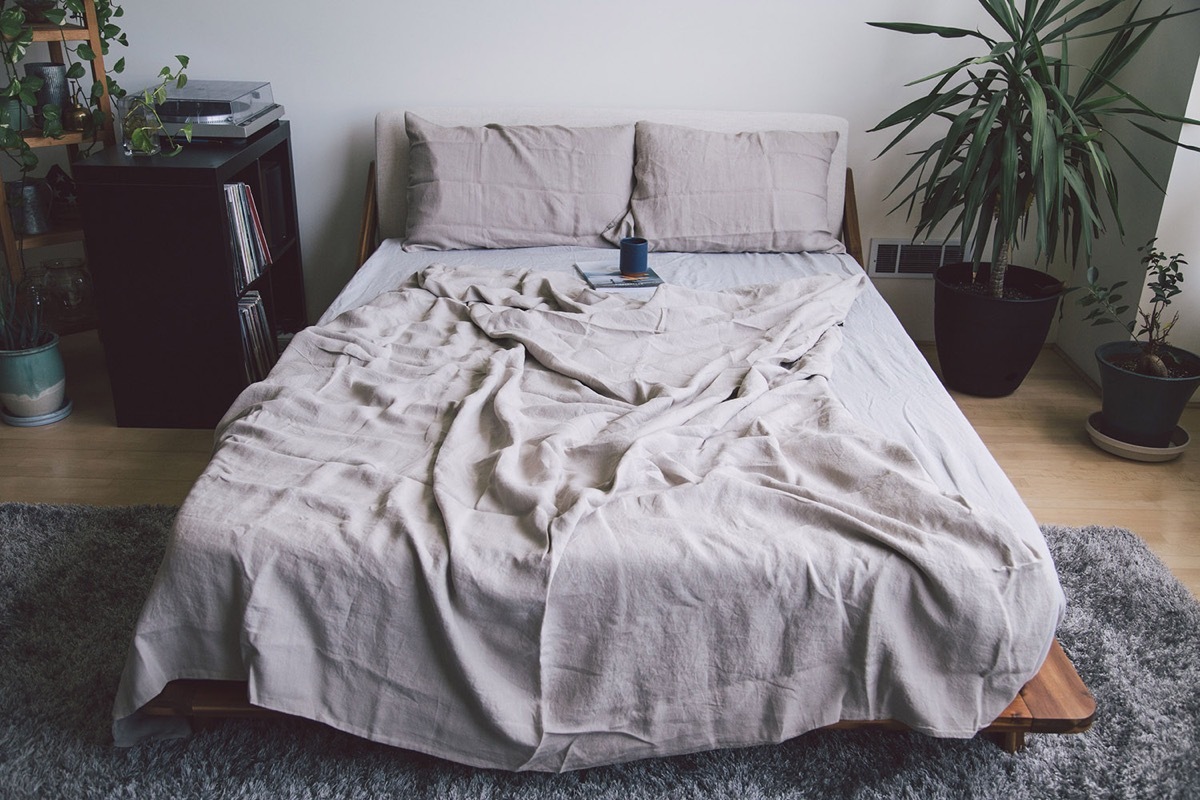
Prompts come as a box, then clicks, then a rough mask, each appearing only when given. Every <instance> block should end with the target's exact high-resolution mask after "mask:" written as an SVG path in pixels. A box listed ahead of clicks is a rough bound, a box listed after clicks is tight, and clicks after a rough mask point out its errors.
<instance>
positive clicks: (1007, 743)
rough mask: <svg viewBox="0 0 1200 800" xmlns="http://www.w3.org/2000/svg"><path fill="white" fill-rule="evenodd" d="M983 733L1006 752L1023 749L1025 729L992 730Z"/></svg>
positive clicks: (1016, 751) (1015, 751) (1017, 751)
mask: <svg viewBox="0 0 1200 800" xmlns="http://www.w3.org/2000/svg"><path fill="white" fill-rule="evenodd" d="M983 735H984V737H985V738H986V739H987V740H988V741H989V742H992V743H993V744H995V745H996V746H997V747H999V748H1000V749H1001V750H1003V751H1004V752H1006V753H1019V752H1021V751H1022V750H1024V749H1025V731H994V732H989V733H985V734H983Z"/></svg>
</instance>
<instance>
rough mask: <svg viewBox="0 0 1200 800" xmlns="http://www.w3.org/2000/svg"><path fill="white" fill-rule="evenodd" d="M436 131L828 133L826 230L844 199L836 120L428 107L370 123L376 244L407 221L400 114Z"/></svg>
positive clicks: (834, 224) (841, 127) (843, 146)
mask: <svg viewBox="0 0 1200 800" xmlns="http://www.w3.org/2000/svg"><path fill="white" fill-rule="evenodd" d="M405 110H407V111H411V112H413V113H414V114H417V115H418V116H421V117H424V118H425V119H427V120H429V121H431V122H435V123H437V124H439V125H469V126H479V125H487V124H489V123H498V124H502V125H566V126H572V127H583V126H598V125H614V124H620V123H634V122H637V121H639V120H648V121H650V122H662V123H668V124H672V125H684V126H688V127H692V128H699V129H702V130H708V131H717V132H721V133H738V132H742V131H767V130H786V131H834V132H836V133H837V134H838V143H837V147H836V148H835V150H834V153H833V159H832V162H831V163H830V169H829V191H828V194H827V195H826V197H827V201H828V210H829V215H830V220H829V221H830V229H831V230H833V231H840V230H842V222H843V219H842V216H843V206H844V202H845V197H846V194H845V193H846V163H847V137H848V134H849V125H848V123H847V122H846V120H844V119H842V118H840V117H834V116H829V115H825V114H795V113H782V112H780V113H776V112H762V111H672V110H653V109H622V108H563V107H496V108H485V107H464V108H456V107H441V108H437V107H429V108H411V109H398V110H389V111H382V112H380V113H379V114H378V115H377V116H376V118H375V170H376V173H375V197H374V200H375V201H376V203H377V208H376V213H377V214H378V217H377V219H378V236H379V238H380V239H388V238H398V237H403V236H404V234H405V220H406V215H407V189H408V137H407V135H406V134H405V128H404V112H405Z"/></svg>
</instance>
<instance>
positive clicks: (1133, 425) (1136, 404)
mask: <svg viewBox="0 0 1200 800" xmlns="http://www.w3.org/2000/svg"><path fill="white" fill-rule="evenodd" d="M1165 349H1166V350H1167V351H1168V352H1170V353H1172V354H1174V355H1175V357H1176V358H1177V359H1180V360H1181V361H1182V363H1184V364H1190V365H1191V369H1192V370H1194V371H1195V372H1197V373H1198V374H1197V377H1193V378H1160V377H1157V376H1154V375H1142V374H1141V373H1138V372H1133V371H1132V370H1127V369H1124V368H1122V367H1118V366H1117V365H1116V364H1113V363H1112V362H1111V361H1110V360H1109V359H1110V358H1112V357H1117V358H1120V357H1121V356H1126V355H1135V354H1137V353H1140V352H1141V346H1140V345H1139V344H1138V343H1137V342H1109V343H1108V344H1102V345H1100V346H1099V347H1097V348H1096V363H1097V365H1098V366H1099V367H1100V388H1101V390H1102V391H1103V393H1104V398H1103V404H1102V406H1101V410H1100V416H1101V418H1102V422H1103V430H1102V432H1103V433H1104V434H1106V435H1108V436H1110V437H1112V438H1113V439H1117V440H1118V441H1122V442H1125V443H1126V444H1135V445H1139V446H1141V447H1167V446H1169V445H1170V444H1171V434H1173V433H1174V432H1175V427H1176V426H1177V425H1178V424H1179V417H1180V416H1181V415H1182V414H1183V409H1184V406H1186V405H1187V403H1188V400H1190V399H1191V397H1192V394H1193V393H1194V392H1195V391H1196V387H1198V386H1200V357H1198V356H1196V355H1195V354H1193V353H1189V352H1188V351H1187V350H1181V349H1179V348H1178V347H1170V346H1166V347H1165Z"/></svg>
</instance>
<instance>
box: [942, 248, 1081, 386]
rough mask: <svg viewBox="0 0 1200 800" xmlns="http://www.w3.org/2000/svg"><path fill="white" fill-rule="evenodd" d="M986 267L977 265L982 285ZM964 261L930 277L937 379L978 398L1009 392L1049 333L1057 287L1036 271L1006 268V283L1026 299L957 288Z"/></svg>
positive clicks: (966, 277) (965, 271)
mask: <svg viewBox="0 0 1200 800" xmlns="http://www.w3.org/2000/svg"><path fill="white" fill-rule="evenodd" d="M990 266H991V265H989V264H982V265H980V274H981V277H980V280H981V281H983V283H984V284H985V285H986V283H987V278H986V276H987V272H988V270H989V268H990ZM970 275H971V265H970V264H969V263H959V264H947V265H946V266H944V267H942V268H941V269H939V270H938V271H937V273H936V274H935V275H934V280H935V282H934V293H933V332H934V339H935V342H936V344H937V354H938V361H939V362H940V364H941V371H942V381H943V382H944V383H945V384H946V386H948V387H949V388H951V389H955V390H957V391H960V392H964V393H966V394H972V395H976V396H979V397H1003V396H1005V395H1009V394H1012V393H1013V392H1014V391H1015V390H1016V388H1017V387H1018V386H1020V385H1021V382H1022V381H1023V380H1025V376H1026V375H1028V374H1029V370H1030V369H1031V368H1032V367H1033V362H1034V361H1036V360H1037V357H1038V354H1039V353H1040V352H1041V350H1042V345H1044V344H1045V343H1046V335H1047V334H1048V333H1049V332H1050V323H1051V322H1052V321H1053V320H1054V311H1055V309H1057V308H1058V301H1059V298H1060V297H1061V296H1062V283H1061V282H1059V281H1057V280H1055V279H1054V278H1053V277H1051V276H1049V275H1047V274H1046V273H1044V272H1039V271H1038V270H1033V269H1027V268H1025V267H1018V266H1013V265H1010V266H1009V267H1008V273H1007V275H1006V284H1007V285H1008V286H1010V287H1013V288H1015V289H1018V290H1020V291H1021V292H1023V293H1024V294H1026V295H1028V296H1029V298H1030V299H1027V300H1009V299H999V298H995V297H992V296H990V295H988V294H986V293H977V292H974V291H969V290H966V289H964V288H962V285H963V284H966V283H968V282H969V281H970Z"/></svg>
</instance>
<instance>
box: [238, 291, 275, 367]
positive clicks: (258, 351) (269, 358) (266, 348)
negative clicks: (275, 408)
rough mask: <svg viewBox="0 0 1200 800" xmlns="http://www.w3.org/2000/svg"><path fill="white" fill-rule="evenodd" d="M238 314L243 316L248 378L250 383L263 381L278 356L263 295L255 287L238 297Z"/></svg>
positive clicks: (244, 348)
mask: <svg viewBox="0 0 1200 800" xmlns="http://www.w3.org/2000/svg"><path fill="white" fill-rule="evenodd" d="M238 315H239V316H240V317H241V318H242V348H243V352H244V353H245V356H246V359H245V367H246V380H247V382H249V383H254V382H255V381H261V380H262V379H263V378H265V377H267V373H268V372H270V371H271V367H272V366H274V364H275V359H276V358H277V357H278V354H277V352H276V350H275V337H274V336H273V335H272V334H271V326H270V323H269V322H268V321H267V308H266V306H264V305H263V299H262V295H261V294H259V293H258V292H257V291H255V290H253V289H251V290H250V291H248V292H246V293H245V294H244V295H242V297H241V298H239V299H238Z"/></svg>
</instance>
